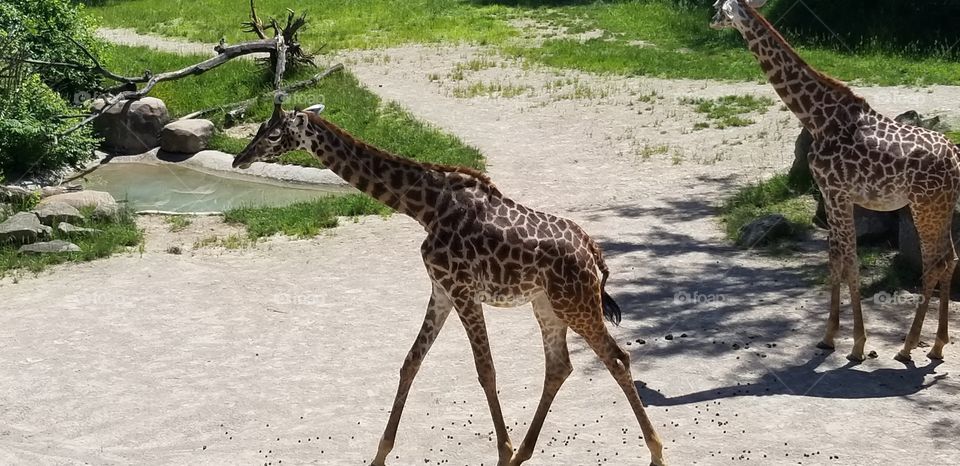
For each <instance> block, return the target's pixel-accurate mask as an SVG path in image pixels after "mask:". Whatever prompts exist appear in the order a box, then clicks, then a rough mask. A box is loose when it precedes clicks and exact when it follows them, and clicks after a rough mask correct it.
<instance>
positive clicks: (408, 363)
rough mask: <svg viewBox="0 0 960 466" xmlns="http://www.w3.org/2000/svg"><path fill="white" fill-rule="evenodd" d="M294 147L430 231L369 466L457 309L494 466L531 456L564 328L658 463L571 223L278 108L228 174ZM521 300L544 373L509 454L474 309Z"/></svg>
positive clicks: (559, 372)
mask: <svg viewBox="0 0 960 466" xmlns="http://www.w3.org/2000/svg"><path fill="white" fill-rule="evenodd" d="M307 110H310V109H307ZM295 149H305V150H309V151H311V152H313V154H314V155H315V156H316V157H317V158H318V159H320V161H321V162H323V164H324V165H326V166H327V167H328V168H329V169H330V170H332V171H333V172H334V173H336V174H337V175H339V176H340V177H341V178H343V179H344V180H346V181H347V182H349V183H350V184H352V185H353V186H355V187H356V188H357V189H359V190H360V191H363V192H365V193H367V194H369V195H370V196H372V197H374V198H375V199H378V200H380V201H381V202H383V203H384V204H387V205H388V206H390V207H392V208H393V209H394V210H397V211H398V212H402V213H404V214H406V215H409V216H410V217H413V218H414V219H416V220H417V221H418V222H419V223H420V224H421V225H423V227H424V229H425V230H426V231H427V238H426V239H425V240H424V241H423V244H422V245H421V247H420V252H421V255H422V256H423V262H424V264H425V265H426V267H427V275H429V277H430V280H431V282H432V285H433V292H432V295H431V296H430V303H429V304H428V305H427V315H426V317H425V318H424V320H423V326H422V327H421V328H420V333H419V335H417V339H416V340H415V341H414V343H413V347H412V348H410V352H409V353H408V354H407V357H406V359H405V360H404V362H403V366H402V368H401V369H400V385H399V387H398V389H397V394H396V398H395V400H394V402H393V410H392V411H391V412H390V419H389V421H388V422H387V426H386V429H385V430H384V433H383V437H382V438H381V440H380V445H379V448H378V450H377V456H376V458H375V459H374V460H373V463H372V464H373V465H374V466H383V465H384V464H385V461H386V458H387V455H388V454H389V453H390V451H391V449H392V448H393V444H394V439H395V438H396V433H397V426H398V425H399V423H400V415H401V413H402V411H403V406H404V403H405V401H406V399H407V394H408V393H409V390H410V385H411V384H412V383H413V379H414V377H416V375H417V371H418V369H419V368H420V364H421V362H422V361H423V358H424V356H426V354H427V351H428V350H429V349H430V346H431V345H432V344H433V342H434V340H435V339H436V338H437V334H439V333H440V329H441V327H442V326H443V324H444V321H446V319H447V316H448V315H449V314H450V311H451V309H456V311H457V315H458V316H459V317H460V321H461V323H462V324H463V326H464V328H465V329H466V332H467V336H468V338H469V339H470V346H471V348H472V349H473V358H474V363H475V364H476V367H477V373H478V375H479V379H480V385H481V386H482V387H483V391H484V393H485V394H486V398H487V404H488V405H489V407H490V414H491V416H492V417H493V425H494V428H495V430H496V433H497V447H498V450H499V461H498V464H499V465H501V466H506V465H519V464H521V463H523V462H524V461H526V460H528V459H529V458H530V457H531V456H532V455H533V448H534V446H535V445H536V442H537V437H538V436H539V434H540V429H541V428H542V426H543V421H544V418H545V417H546V415H547V412H548V410H549V409H550V405H551V403H552V402H553V399H554V397H555V396H556V394H557V391H558V390H559V389H560V386H561V385H562V384H563V382H564V380H566V378H567V376H569V375H570V373H571V372H572V371H573V368H572V366H571V364H570V358H569V354H568V352H567V342H566V336H567V328H570V329H572V330H573V331H574V332H575V333H577V334H579V335H580V336H582V337H583V338H584V339H585V340H586V342H587V344H589V345H590V347H591V348H592V349H593V351H594V352H596V354H597V356H599V357H600V359H601V360H602V361H603V363H604V364H605V365H606V366H607V369H608V370H609V371H610V373H611V374H612V375H613V377H614V379H616V381H617V383H618V384H619V385H620V388H621V389H623V392H624V393H625V394H626V396H627V399H628V400H629V402H630V406H631V407H632V408H633V412H634V414H635V415H636V417H637V421H638V422H639V423H640V429H641V431H642V432H643V437H644V440H645V441H646V444H647V448H649V450H650V454H651V457H652V463H653V464H654V465H663V464H664V462H663V454H662V449H663V445H662V443H661V441H660V438H659V436H658V435H657V433H656V431H655V430H654V428H653V424H652V423H651V422H650V419H649V418H647V415H646V413H645V412H644V409H643V402H642V401H641V400H640V396H639V394H638V393H637V389H636V386H635V385H634V382H633V376H632V375H631V373H630V357H629V355H628V354H627V353H626V352H625V351H623V349H621V348H620V346H618V345H617V342H616V341H615V340H614V339H613V337H612V336H610V334H609V333H608V332H607V328H606V326H605V325H604V322H603V317H604V316H606V317H607V318H608V319H610V320H611V321H613V322H614V323H619V321H620V308H619V307H618V306H617V304H616V303H615V302H614V301H613V298H611V297H610V296H609V295H608V294H607V293H606V292H605V291H604V285H605V284H606V281H607V276H608V274H609V272H608V270H607V266H606V265H605V264H604V261H603V256H602V254H601V252H600V248H599V247H598V246H597V244H596V243H595V242H594V241H593V240H592V239H590V237H589V236H587V234H586V233H585V232H584V231H583V230H582V229H580V227H579V226H577V224H575V223H574V222H572V221H570V220H567V219H563V218H559V217H555V216H553V215H550V214H545V213H543V212H537V211H535V210H533V209H530V208H527V207H524V206H523V205H520V204H519V203H517V202H514V201H513V200H512V199H510V198H508V197H506V196H504V195H503V194H502V193H500V190H498V189H497V187H496V186H494V184H493V183H492V182H491V181H490V179H489V178H487V177H486V176H484V175H483V174H481V173H479V172H477V171H474V170H470V169H466V168H456V167H448V166H442V165H431V164H424V163H418V162H415V161H412V160H409V159H405V158H401V157H397V156H394V155H392V154H389V153H387V152H384V151H382V150H380V149H377V148H375V147H373V146H370V145H367V144H364V143H362V142H360V141H358V140H356V139H355V138H354V137H353V136H351V135H350V134H348V133H346V132H345V131H343V130H342V129H340V128H338V127H337V126H335V125H333V124H332V123H330V122H328V121H326V120H324V119H323V118H320V117H319V116H318V115H316V113H314V112H311V111H292V112H284V111H283V110H282V109H281V106H280V103H279V101H278V103H277V104H276V106H275V107H274V113H273V116H272V117H271V118H270V120H268V121H267V122H266V123H264V124H263V125H261V126H260V129H259V131H258V132H257V134H256V136H254V138H253V140H252V141H251V142H250V144H249V145H248V146H247V147H246V148H245V149H244V150H243V151H242V152H240V154H239V155H238V156H237V158H236V159H235V160H234V162H233V166H234V167H241V168H247V167H249V166H250V164H251V163H253V162H254V161H257V160H268V161H269V160H273V159H276V158H277V157H279V156H280V155H282V154H284V153H286V152H289V151H291V150H295ZM528 302H532V303H533V313H534V316H535V317H536V319H537V323H539V324H540V331H541V335H542V337H543V349H544V354H545V357H546V375H545V377H544V385H543V393H542V395H541V397H540V404H539V405H538V406H537V411H536V413H535V414H534V416H533V421H531V423H530V429H529V430H528V431H527V435H526V437H524V439H523V443H521V444H520V448H519V450H517V452H516V454H514V451H513V446H512V445H511V443H510V437H509V434H508V433H507V428H506V425H505V424H504V421H503V414H502V413H501V411H500V401H499V399H498V398H497V386H496V372H495V370H494V367H493V358H492V356H491V354H490V346H489V343H488V340H487V330H486V325H485V324H484V317H483V310H482V307H481V303H486V304H489V305H492V306H499V307H515V306H520V305H522V304H525V303H528Z"/></svg>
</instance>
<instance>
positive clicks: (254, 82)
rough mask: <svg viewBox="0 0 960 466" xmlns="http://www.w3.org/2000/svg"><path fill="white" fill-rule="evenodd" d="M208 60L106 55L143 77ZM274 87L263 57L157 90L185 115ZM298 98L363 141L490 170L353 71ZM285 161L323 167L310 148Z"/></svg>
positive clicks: (265, 108) (268, 109) (250, 118)
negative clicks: (315, 105)
mask: <svg viewBox="0 0 960 466" xmlns="http://www.w3.org/2000/svg"><path fill="white" fill-rule="evenodd" d="M200 59H202V57H195V56H194V57H190V56H187V57H181V56H177V55H173V54H169V53H164V52H158V51H155V50H151V49H147V48H143V47H125V46H115V47H110V48H109V49H108V52H107V59H106V60H105V61H106V62H107V63H108V66H110V67H113V69H115V71H116V72H118V73H120V74H133V75H136V74H139V73H142V72H143V70H144V69H150V70H153V71H155V72H159V71H167V70H172V69H177V68H180V67H182V66H187V65H190V64H192V63H195V62H196V61H199V60H200ZM317 71H318V70H313V69H304V70H300V71H299V72H297V73H295V74H294V75H292V76H290V77H289V78H288V79H287V80H288V81H290V82H292V81H297V80H300V79H306V78H307V77H309V76H311V75H313V74H314V73H316V72H317ZM270 89H271V82H270V80H269V79H268V78H267V77H266V76H265V75H264V74H263V71H262V69H261V68H259V67H258V66H257V64H256V63H252V62H249V61H246V60H233V61H231V62H229V63H226V64H224V65H222V66H221V67H219V68H216V69H214V70H212V71H209V72H207V73H205V74H202V75H200V76H195V77H189V78H185V79H181V80H177V81H172V82H164V83H161V84H159V85H158V86H157V87H156V88H155V89H154V91H153V92H152V93H151V95H153V96H154V97H157V98H159V99H162V100H163V101H164V102H165V103H166V104H167V108H168V109H169V110H170V113H171V114H172V116H174V117H177V116H181V115H185V114H187V113H190V112H193V111H196V110H200V109H204V108H209V107H213V106H216V105H219V104H223V103H229V102H235V101H238V100H243V99H247V98H251V97H256V96H259V95H261V94H263V93H264V92H267V91H269V90H270ZM293 98H295V99H296V101H297V102H298V103H300V104H301V105H302V106H306V105H308V104H313V103H317V102H323V103H325V104H326V107H327V109H326V112H325V113H324V117H325V118H327V119H328V120H330V121H332V122H333V123H335V124H337V125H338V126H340V127H342V128H344V129H346V130H347V131H349V132H350V133H352V134H354V135H355V136H357V137H359V138H360V139H361V140H363V141H365V142H367V143H369V144H373V145H375V146H377V147H380V148H382V149H385V150H387V151H390V152H392V153H395V154H398V155H402V156H404V157H408V158H411V159H414V160H419V161H422V162H431V163H441V164H447V165H461V166H466V167H471V168H476V169H483V168H484V160H483V156H482V155H481V154H480V152H479V151H478V150H477V149H475V148H473V147H469V146H466V145H465V144H463V142H462V141H460V140H459V139H458V138H456V137H454V136H451V135H448V134H445V133H443V132H441V131H440V130H438V129H437V128H435V127H433V126H431V125H428V124H426V123H424V122H422V121H420V120H417V119H416V118H415V117H413V115H411V114H410V113H409V112H407V111H405V110H403V109H402V108H401V107H400V106H399V105H397V104H395V103H385V102H383V101H382V100H381V99H380V98H379V97H378V96H376V95H375V94H373V93H372V92H370V91H369V90H367V89H366V88H364V87H363V86H361V85H360V83H359V82H358V81H357V79H356V78H355V77H354V76H353V75H351V74H350V73H348V72H338V73H334V74H333V75H331V76H329V77H327V78H326V79H324V80H323V81H321V82H320V83H319V84H318V85H317V86H314V87H313V88H310V89H307V90H304V91H301V92H298V93H296V94H295V95H294V96H293ZM272 112H273V102H272V100H270V99H264V100H263V101H262V102H260V103H259V104H258V105H255V106H254V107H252V108H251V109H250V111H249V112H247V115H245V117H244V121H247V122H256V123H259V122H262V121H266V120H267V119H268V118H269V117H270V115H271V113H272ZM210 118H211V119H212V120H213V121H214V123H216V124H217V125H218V127H222V123H223V116H222V115H217V114H215V115H212V116H211V117H210ZM247 142H248V140H247V139H243V138H233V137H230V136H227V135H226V134H223V133H222V132H220V131H218V132H217V133H216V134H215V135H214V137H213V140H212V141H211V148H214V149H218V150H222V151H224V152H227V153H233V154H235V153H238V152H239V151H240V150H241V149H243V147H245V146H246V144H247ZM280 162H281V163H289V164H297V165H306V166H315V167H319V166H320V164H319V161H317V160H316V159H315V158H314V157H312V156H311V155H309V154H308V153H306V152H301V153H290V154H287V155H286V156H284V157H283V158H281V161H280Z"/></svg>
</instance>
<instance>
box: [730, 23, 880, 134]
mask: <svg viewBox="0 0 960 466" xmlns="http://www.w3.org/2000/svg"><path fill="white" fill-rule="evenodd" d="M744 11H745V12H746V18H743V19H742V20H741V21H739V22H735V23H734V24H735V27H736V28H737V29H738V30H739V31H740V33H741V35H743V38H744V39H745V40H746V41H747V45H748V47H749V48H750V51H751V52H753V55H754V56H755V57H756V58H757V61H759V62H760V68H762V69H763V72H764V73H765V74H766V76H767V80H769V81H770V84H771V85H772V86H773V88H774V90H776V92H777V94H778V95H779V96H780V98H781V99H782V100H783V102H784V104H786V105H787V107H788V108H789V109H790V110H791V111H792V112H793V113H794V114H795V115H796V116H797V118H799V119H800V122H801V123H802V124H803V126H804V127H805V128H806V129H807V130H809V131H810V132H811V133H812V134H813V135H814V136H819V135H822V134H830V133H833V132H836V131H837V130H838V129H839V126H842V125H844V124H852V123H853V122H854V121H855V120H856V118H857V117H858V116H859V115H858V114H860V113H862V112H865V111H869V106H868V105H867V104H866V102H865V101H864V100H863V99H862V98H861V97H859V96H857V95H856V94H854V92H853V91H852V90H851V89H850V88H849V87H847V86H846V85H845V84H843V83H842V82H840V81H838V80H836V79H833V78H831V77H829V76H826V75H824V74H823V73H821V72H819V71H817V70H816V69H814V68H813V67H812V66H810V65H808V64H807V62H805V61H804V60H803V59H802V58H800V55H798V54H797V52H796V51H795V50H794V49H793V47H791V46H790V44H789V43H787V41H786V39H784V38H783V36H782V35H780V33H779V32H778V31H777V30H776V29H775V28H774V27H773V25H772V24H770V22H769V21H767V20H766V19H765V18H764V17H763V16H761V15H760V13H758V12H757V11H756V10H755V9H753V8H751V7H749V6H746V5H744Z"/></svg>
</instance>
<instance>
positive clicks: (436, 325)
mask: <svg viewBox="0 0 960 466" xmlns="http://www.w3.org/2000/svg"><path fill="white" fill-rule="evenodd" d="M451 309H453V303H451V302H450V300H449V299H448V298H447V296H446V295H445V294H444V293H443V291H442V290H441V289H439V288H438V287H436V286H434V288H433V295H432V296H430V303H429V304H428V305H427V315H426V316H425V317H424V318H423V325H422V326H421V327H420V333H419V334H418V335H417V339H416V340H415V341H414V342H413V346H411V347H410V351H409V352H408V353H407V357H406V359H404V360H403V366H402V367H401V368H400V385H399V386H398V387H397V395H396V398H394V401H393V409H392V410H391V411H390V420H389V421H387V427H386V429H384V431H383V437H381V438H380V445H379V447H378V448H377V456H376V458H375V459H374V460H373V462H372V463H371V466H385V464H386V461H387V455H389V454H390V451H391V450H393V442H394V440H395V439H396V437H397V427H398V426H399V425H400V416H401V415H402V414H403V406H404V404H405V403H406V401H407V394H409V393H410V385H411V384H413V379H414V378H416V376H417V371H419V370H420V364H421V363H422V362H423V358H424V357H425V356H426V355H427V352H428V351H429V350H430V347H431V346H433V342H434V341H436V339H437V335H438V334H439V333H440V329H441V328H443V323H444V322H446V320H447V316H449V315H450V310H451Z"/></svg>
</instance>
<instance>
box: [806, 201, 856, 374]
mask: <svg viewBox="0 0 960 466" xmlns="http://www.w3.org/2000/svg"><path fill="white" fill-rule="evenodd" d="M823 193H824V205H825V206H826V210H827V222H828V223H829V226H830V233H829V248H830V286H831V289H830V316H829V317H828V318H827V328H826V332H825V333H824V336H823V340H821V341H820V343H819V344H818V345H817V346H818V347H819V348H823V349H833V348H834V338H835V336H836V333H837V329H839V328H840V284H841V283H843V282H846V284H847V288H848V289H849V291H850V307H852V308H853V349H852V350H851V351H850V354H849V355H848V356H847V359H849V360H850V361H854V362H861V361H863V360H864V359H865V356H864V354H863V353H864V351H863V347H864V345H865V344H866V341H867V334H866V329H865V327H864V324H863V312H862V308H861V305H860V271H859V269H858V265H857V231H856V226H855V225H854V220H853V202H851V201H850V198H849V196H848V195H846V194H845V193H843V192H834V193H831V192H829V191H826V190H823Z"/></svg>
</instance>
